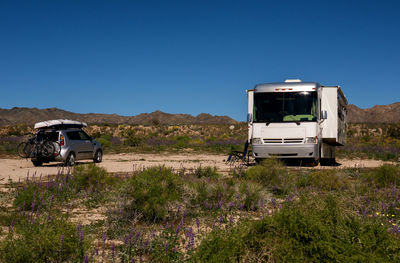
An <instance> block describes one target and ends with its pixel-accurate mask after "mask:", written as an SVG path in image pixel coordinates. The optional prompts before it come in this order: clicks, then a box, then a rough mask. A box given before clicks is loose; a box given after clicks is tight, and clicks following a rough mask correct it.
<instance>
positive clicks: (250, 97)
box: [246, 90, 254, 143]
mask: <svg viewBox="0 0 400 263" xmlns="http://www.w3.org/2000/svg"><path fill="white" fill-rule="evenodd" d="M246 92H247V100H248V104H247V125H248V138H247V141H248V142H249V143H250V141H251V138H252V135H253V102H254V90H246Z"/></svg>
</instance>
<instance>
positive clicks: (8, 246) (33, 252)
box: [0, 217, 88, 263]
mask: <svg viewBox="0 0 400 263" xmlns="http://www.w3.org/2000/svg"><path fill="white" fill-rule="evenodd" d="M81 237H82V238H83V237H84V236H83V235H82V236H81ZM61 240H63V241H61ZM61 243H62V245H61ZM87 247H88V243H87V240H86V239H85V238H83V239H82V240H81V239H80V237H79V233H78V230H77V226H76V225H73V224H71V223H69V222H68V221H67V220H66V219H65V218H62V217H55V218H53V217H52V218H51V220H39V219H36V221H35V222H34V223H32V222H30V220H29V219H28V218H27V217H24V218H20V220H19V221H17V222H16V223H15V225H14V228H13V231H11V232H10V233H9V234H8V236H7V237H6V238H5V239H3V240H2V241H0V261H1V262H35V263H36V262H65V261H68V262H82V261H83V257H84V253H85V251H86V250H87Z"/></svg>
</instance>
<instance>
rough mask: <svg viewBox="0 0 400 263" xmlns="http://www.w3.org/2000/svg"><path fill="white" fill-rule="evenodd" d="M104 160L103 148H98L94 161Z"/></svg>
mask: <svg viewBox="0 0 400 263" xmlns="http://www.w3.org/2000/svg"><path fill="white" fill-rule="evenodd" d="M102 160H103V152H102V151H101V150H97V151H96V153H95V154H94V158H93V162H95V163H101V161H102Z"/></svg>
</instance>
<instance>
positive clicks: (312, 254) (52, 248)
mask: <svg viewBox="0 0 400 263" xmlns="http://www.w3.org/2000/svg"><path fill="white" fill-rule="evenodd" d="M398 169H399V168H398V166H382V167H380V168H377V169H337V170H336V169H332V170H310V169H300V170H299V169H296V170H291V169H286V167H285V166H283V164H281V163H279V162H277V161H275V160H267V161H266V162H264V163H263V164H262V165H256V166H253V167H249V168H247V170H244V171H243V174H242V176H237V175H235V174H233V173H232V174H229V175H220V174H218V171H216V169H215V168H213V167H198V168H197V169H192V170H187V169H184V168H182V169H181V170H172V169H169V168H167V167H163V166H158V167H150V168H147V169H143V170H139V171H136V172H135V173H133V174H131V175H129V176H128V175H127V176H125V175H124V176H116V175H111V174H108V173H107V172H106V171H105V170H103V169H101V168H99V167H98V166H96V165H88V166H78V167H76V168H75V169H74V170H72V171H71V172H70V173H68V172H66V173H60V174H59V175H57V176H55V177H50V178H46V180H44V178H42V179H41V180H38V179H36V180H33V179H32V180H29V181H28V182H22V183H20V184H13V189H14V191H12V192H11V193H9V194H5V195H4V196H2V197H1V198H0V201H2V202H3V203H2V209H0V224H1V225H2V228H1V229H2V231H1V232H0V235H1V239H0V248H1V251H0V261H2V262H3V261H4V262H21V261H26V260H30V259H32V261H35V262H44V261H45V260H47V261H48V262H63V261H64V262H65V261H67V262H68V261H74V262H75V261H76V262H83V261H84V260H87V261H88V262H99V261H100V262H130V261H131V260H135V261H136V262H137V261H150V262H182V261H188V262H205V261H207V262H208V261H209V262H217V261H218V262H232V261H233V262H235V261H238V262H260V261H261V262H287V261H290V262H356V261H357V262H363V261H373V262H396V261H398V260H399V252H398V251H400V250H399V249H400V247H399V246H400V232H399V227H400V186H399V184H398V180H397V177H398V175H399V170H398ZM9 200H12V204H13V206H12V207H11V208H9V207H7V206H6V204H7V202H9ZM24 203H25V206H26V207H23V204H24ZM32 204H35V205H34V206H33V209H32ZM82 207H83V208H84V209H82ZM77 211H86V213H87V214H79V213H78V212H77ZM90 213H99V217H98V218H99V219H98V220H97V221H96V220H94V219H91V220H94V221H90V220H89V223H88V222H87V218H86V216H87V215H88V214H90ZM13 220H14V221H13ZM80 220H83V221H82V222H86V225H81V227H80V229H81V232H82V233H83V234H84V235H83V239H82V243H79V242H80V241H79V240H80V239H79V236H80V235H79V233H80V232H79V231H78V224H79V223H81V221H80ZM90 222H91V223H90ZM11 225H12V229H13V230H12V232H11V231H10V226H11ZM61 235H64V242H67V243H66V245H65V246H66V247H65V251H62V252H59V251H60V250H59V248H60V242H61V241H60V238H61ZM66 235H68V238H69V239H68V240H67V237H66ZM80 244H82V245H80ZM85 256H86V259H85ZM28 262H29V261H28Z"/></svg>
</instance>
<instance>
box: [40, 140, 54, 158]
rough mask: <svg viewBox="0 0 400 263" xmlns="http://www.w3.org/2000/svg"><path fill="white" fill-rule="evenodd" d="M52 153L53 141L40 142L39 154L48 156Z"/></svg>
mask: <svg viewBox="0 0 400 263" xmlns="http://www.w3.org/2000/svg"><path fill="white" fill-rule="evenodd" d="M53 154H54V145H53V142H50V141H45V142H43V144H41V148H40V155H41V156H42V157H45V158H49V157H51V156H53Z"/></svg>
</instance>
